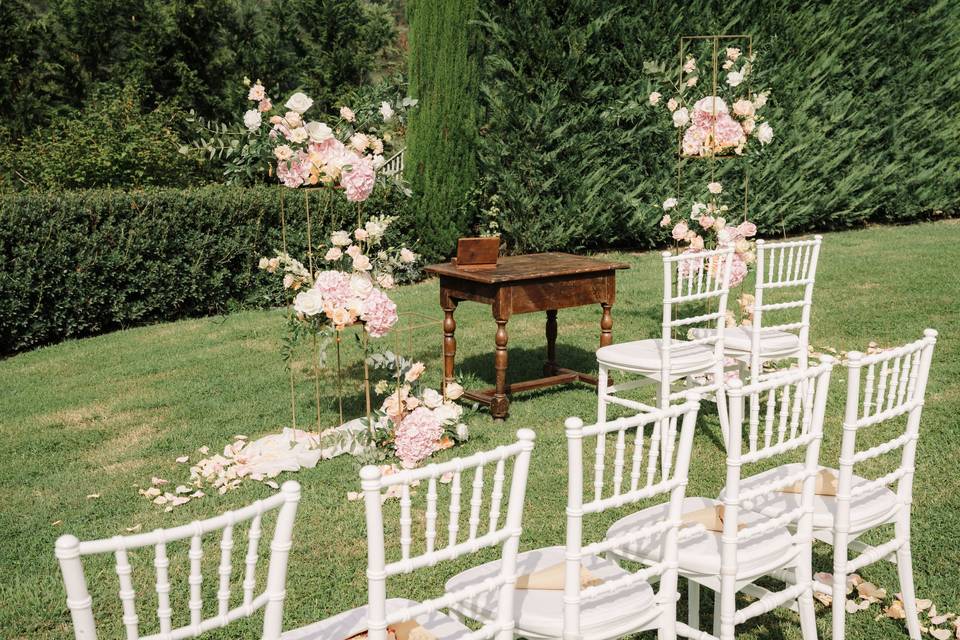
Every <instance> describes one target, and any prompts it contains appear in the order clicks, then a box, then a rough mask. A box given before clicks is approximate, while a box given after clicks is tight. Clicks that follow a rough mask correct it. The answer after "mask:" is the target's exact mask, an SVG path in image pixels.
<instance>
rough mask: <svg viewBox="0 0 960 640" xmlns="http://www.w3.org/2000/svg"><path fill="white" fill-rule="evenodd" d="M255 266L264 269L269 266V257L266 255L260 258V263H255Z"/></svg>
mask: <svg viewBox="0 0 960 640" xmlns="http://www.w3.org/2000/svg"><path fill="white" fill-rule="evenodd" d="M257 266H258V267H260V268H261V269H266V268H267V267H269V266H270V258H267V257H266V256H264V257H262V258H260V263H259V264H257Z"/></svg>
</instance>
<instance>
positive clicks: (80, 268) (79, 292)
mask: <svg viewBox="0 0 960 640" xmlns="http://www.w3.org/2000/svg"><path fill="white" fill-rule="evenodd" d="M305 193H307V192H304V191H296V192H294V191H290V190H287V189H284V188H283V187H257V188H241V187H224V186H211V187H202V188H198V189H186V190H180V189H148V190H144V191H137V192H124V191H115V190H88V191H66V192H62V193H56V194H54V193H20V194H11V195H5V196H0V256H2V260H3V264H4V268H3V270H2V272H0V301H2V302H0V355H9V354H11V353H15V352H18V351H23V350H26V349H31V348H34V347H37V346H41V345H44V344H50V343H53V342H57V341H60V340H64V339H67V338H79V337H83V336H90V335H95V334H99V333H103V332H105V331H111V330H114V329H119V328H125V327H131V326H135V325H140V324H146V323H150V322H158V321H165V320H175V319H178V318H184V317H191V316H202V315H210V314H218V313H223V312H225V311H228V310H230V309H234V308H237V307H262V306H269V305H274V304H277V303H279V302H280V296H279V293H280V291H279V287H278V282H277V280H276V279H275V278H270V277H268V276H266V275H264V274H262V273H260V272H259V270H258V269H257V261H258V259H259V257H260V256H262V255H268V254H270V255H272V253H273V252H275V251H280V250H282V240H281V225H280V211H281V206H282V207H283V210H284V214H285V217H286V220H287V243H288V247H289V251H290V253H291V254H292V255H294V256H299V257H303V256H304V255H305V253H306V233H305V231H306V229H305V227H306V225H305V221H306V216H305V197H304V194H305ZM309 198H310V210H311V217H312V220H313V238H314V244H315V245H316V244H319V243H322V242H323V241H324V239H325V236H326V235H327V233H328V232H329V231H330V230H332V229H334V228H341V227H344V228H347V229H352V228H353V227H354V226H355V222H354V221H355V219H356V215H357V209H356V205H353V204H352V203H348V202H346V201H345V200H344V199H343V198H339V197H335V198H333V199H332V200H333V203H332V204H331V206H330V207H329V209H325V207H324V206H323V195H322V194H320V193H317V192H311V193H310V196H309ZM406 203H407V199H406V198H405V197H404V196H403V195H402V194H398V193H397V192H396V190H387V189H382V190H379V192H378V195H375V196H374V197H372V198H371V199H370V200H369V201H368V202H367V203H366V205H365V207H366V208H365V211H366V212H367V213H368V214H370V215H379V214H389V215H395V214H398V213H401V212H402V211H403V209H404V208H405V207H406V206H407V205H406ZM401 224H402V221H401ZM397 231H398V233H401V234H403V233H405V231H409V229H407V230H404V229H403V228H402V226H400V227H398V230H397ZM411 237H412V236H411ZM413 246H414V247H415V246H416V244H414V245H413Z"/></svg>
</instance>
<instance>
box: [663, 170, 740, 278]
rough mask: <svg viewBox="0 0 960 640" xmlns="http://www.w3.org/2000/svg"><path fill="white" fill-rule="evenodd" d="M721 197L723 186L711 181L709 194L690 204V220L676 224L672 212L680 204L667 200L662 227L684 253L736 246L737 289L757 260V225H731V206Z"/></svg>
mask: <svg viewBox="0 0 960 640" xmlns="http://www.w3.org/2000/svg"><path fill="white" fill-rule="evenodd" d="M722 194H723V185H722V184H720V183H719V182H710V183H709V184H707V185H706V194H699V195H698V196H696V197H695V198H694V199H693V202H692V203H691V204H690V215H689V218H687V217H686V216H685V217H684V218H682V219H679V220H677V221H674V220H673V218H672V216H671V213H670V212H671V211H674V212H675V211H679V210H680V207H681V205H680V201H679V200H678V199H677V198H675V197H671V198H667V199H666V200H664V201H663V204H662V205H660V208H662V209H663V212H664V216H663V218H661V219H660V226H661V227H664V228H669V229H670V237H671V238H673V240H674V242H675V243H676V245H677V247H678V248H679V247H684V249H683V252H684V253H695V252H698V251H704V250H709V249H715V248H719V247H727V246H733V247H734V254H733V258H732V260H733V262H732V263H731V265H730V286H731V287H735V286H737V285H739V284H740V283H741V282H743V280H744V278H746V276H747V273H748V272H749V269H750V265H751V264H753V263H754V262H755V261H756V258H757V254H756V246H755V243H754V241H753V240H751V238H754V237H755V236H756V235H757V225H755V224H754V223H752V222H750V221H749V220H744V221H743V222H741V223H739V224H736V225H734V224H732V223H728V222H727V218H726V214H727V212H728V211H729V207H728V206H727V205H725V204H723V203H722V202H721V197H722ZM698 232H699V233H698ZM684 264H686V263H684Z"/></svg>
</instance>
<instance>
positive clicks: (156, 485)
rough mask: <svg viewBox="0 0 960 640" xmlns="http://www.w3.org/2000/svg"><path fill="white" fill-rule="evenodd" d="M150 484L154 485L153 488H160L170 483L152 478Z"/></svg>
mask: <svg viewBox="0 0 960 640" xmlns="http://www.w3.org/2000/svg"><path fill="white" fill-rule="evenodd" d="M150 484H152V485H154V486H155V487H162V486H163V485H165V484H170V481H169V480H164V479H163V478H158V477H156V476H154V477H152V478H150Z"/></svg>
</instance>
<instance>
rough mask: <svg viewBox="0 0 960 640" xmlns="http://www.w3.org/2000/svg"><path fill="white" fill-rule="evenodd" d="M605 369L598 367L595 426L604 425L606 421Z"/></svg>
mask: <svg viewBox="0 0 960 640" xmlns="http://www.w3.org/2000/svg"><path fill="white" fill-rule="evenodd" d="M608 379H609V376H608V375H607V368H606V367H605V366H603V365H600V369H599V371H598V373H597V424H604V423H605V422H606V421H607V400H606V397H607V381H608Z"/></svg>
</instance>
